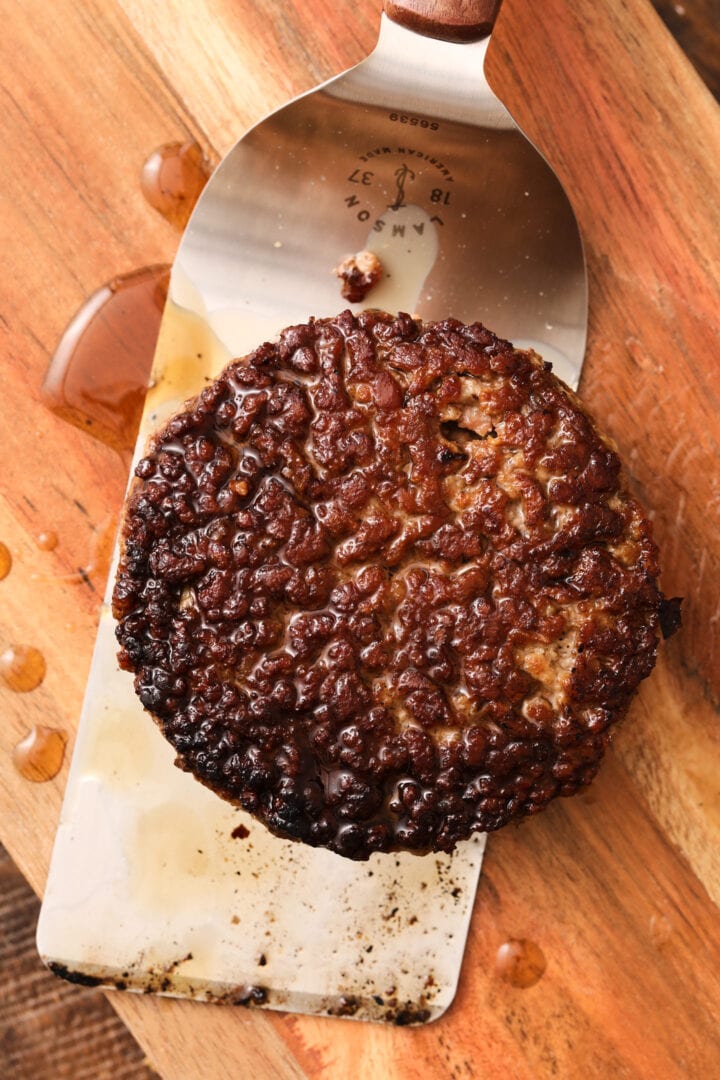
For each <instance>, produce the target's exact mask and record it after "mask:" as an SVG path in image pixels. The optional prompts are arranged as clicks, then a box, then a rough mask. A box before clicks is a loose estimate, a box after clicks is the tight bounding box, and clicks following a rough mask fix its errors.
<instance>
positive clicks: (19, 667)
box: [0, 645, 47, 694]
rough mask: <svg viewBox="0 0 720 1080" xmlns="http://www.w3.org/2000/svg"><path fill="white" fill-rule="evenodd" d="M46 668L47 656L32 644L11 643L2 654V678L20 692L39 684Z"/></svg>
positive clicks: (7, 684)
mask: <svg viewBox="0 0 720 1080" xmlns="http://www.w3.org/2000/svg"><path fill="white" fill-rule="evenodd" d="M46 670H47V669H46V667H45V657H44V656H43V654H42V653H41V652H40V650H39V649H36V648H35V647H34V646H32V645H11V646H10V647H9V648H8V649H6V650H5V652H4V653H2V655H0V678H1V679H2V681H3V682H4V683H5V685H6V686H7V687H8V689H9V690H14V691H15V692H16V693H18V694H26V693H28V691H30V690H34V689H35V687H37V686H39V685H40V683H41V682H42V681H43V679H44V678H45V672H46Z"/></svg>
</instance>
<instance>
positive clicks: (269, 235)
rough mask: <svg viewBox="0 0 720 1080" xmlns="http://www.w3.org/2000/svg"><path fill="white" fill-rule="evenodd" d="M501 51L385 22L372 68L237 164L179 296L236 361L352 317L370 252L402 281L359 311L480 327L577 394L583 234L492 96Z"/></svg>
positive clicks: (218, 189) (219, 190)
mask: <svg viewBox="0 0 720 1080" xmlns="http://www.w3.org/2000/svg"><path fill="white" fill-rule="evenodd" d="M488 40H489V39H488ZM488 40H486V41H484V42H479V43H476V44H468V45H465V44H463V45H458V44H451V43H446V42H442V41H435V40H431V39H429V38H424V37H421V36H419V35H417V34H414V33H412V32H411V31H409V30H405V29H403V28H401V27H400V26H397V25H395V24H394V23H393V22H391V21H390V20H389V19H388V18H387V17H386V16H383V17H382V25H381V33H380V39H379V41H378V45H377V47H376V49H375V50H374V52H373V53H372V54H371V55H370V56H369V57H368V58H367V59H366V60H365V61H363V62H362V63H361V64H359V65H358V66H357V67H355V68H353V69H351V70H350V71H348V72H346V73H345V74H344V75H340V76H338V77H337V78H336V79H333V80H331V81H330V82H328V83H326V84H325V85H324V86H322V87H320V88H319V89H317V90H315V91H312V92H310V93H308V94H305V95H303V96H302V97H300V98H298V99H296V100H295V101H293V102H291V103H290V104H289V105H286V106H285V107H283V108H281V109H279V110H278V111H277V112H275V113H274V114H272V115H271V116H270V117H268V118H267V119H266V120H264V121H262V122H261V123H260V124H258V125H257V126H256V127H254V128H253V129H252V130H251V131H250V132H249V133H248V134H247V135H245V136H244V138H242V139H241V140H240V141H239V142H238V143H237V144H236V146H235V147H234V148H233V149H232V150H231V151H230V152H229V153H228V155H227V156H226V158H225V159H224V161H223V162H222V164H221V165H220V166H219V168H218V169H217V171H216V172H215V174H214V176H213V177H212V179H211V181H210V183H209V184H208V185H207V187H206V189H205V192H204V193H203V195H202V197H201V199H200V201H199V203H198V206H197V208H196V210H195V213H194V214H193V217H192V219H191V221H190V224H189V226H188V228H187V230H186V232H185V235H184V238H183V241H182V244H181V248H180V251H179V254H178V258H177V261H176V268H175V271H174V275H173V286H172V293H173V296H174V299H175V300H176V301H177V302H179V303H182V304H185V305H186V306H191V307H193V308H194V309H195V310H197V311H198V312H199V313H200V314H204V315H205V316H206V317H207V318H208V321H209V322H210V323H211V325H212V326H213V327H214V329H215V330H216V332H217V333H218V335H219V336H220V337H221V339H223V341H224V343H225V344H226V345H227V346H228V348H229V349H230V350H231V352H233V353H235V354H237V353H239V352H242V351H245V350H247V349H248V348H251V347H252V346H253V345H254V344H257V343H258V342H259V341H260V340H262V339H264V338H265V337H269V336H271V335H272V334H273V333H275V332H276V331H277V330H279V329H281V328H282V327H283V326H286V325H288V324H290V323H293V322H298V321H305V320H306V319H307V318H308V317H309V316H310V315H317V316H324V315H334V314H337V313H338V312H339V311H340V310H342V309H343V308H344V307H347V306H348V305H347V304H346V303H345V302H344V301H343V300H342V297H341V294H340V285H339V282H338V280H337V278H336V277H334V275H333V273H332V269H333V267H335V266H336V265H337V263H338V262H339V261H340V260H341V258H342V257H343V256H345V255H347V254H349V253H352V252H355V251H358V250H361V249H363V248H366V247H368V248H370V249H371V250H373V251H375V252H376V253H377V254H378V255H379V256H380V258H381V259H382V261H383V263H384V265H385V270H386V276H385V280H384V281H383V282H382V283H381V285H379V286H378V287H377V288H376V289H375V290H374V291H373V292H372V293H370V294H369V295H368V297H367V298H366V301H365V303H364V304H363V305H351V306H353V307H354V308H355V309H359V308H360V307H363V306H364V307H370V306H372V307H383V308H387V309H388V310H406V311H410V312H411V313H417V314H419V315H421V316H422V317H423V318H425V319H428V318H430V319H432V318H444V317H446V316H448V315H452V316H455V317H457V318H459V319H462V320H463V321H466V322H472V321H475V320H480V321H482V322H484V323H486V325H488V326H489V327H490V328H491V329H493V330H495V332H496V333H499V334H501V335H503V336H505V337H508V338H509V339H510V340H512V341H513V342H514V343H515V344H516V345H522V346H532V347H533V348H535V349H536V350H537V351H538V352H539V353H541V354H542V355H543V356H544V357H545V358H546V359H548V360H551V361H552V362H553V365H554V367H555V370H556V371H557V373H558V374H559V375H560V376H561V377H562V378H564V379H565V380H566V381H567V382H568V383H570V384H571V385H573V386H576V385H577V381H578V378H579V375H580V369H581V366H582V360H583V356H584V352H585V340H586V326H587V285H586V274H585V264H584V259H583V252H582V244H581V240H580V235H579V231H578V227H577V223H576V220H575V216H574V214H573V211H572V208H571V206H570V203H569V201H568V198H567V196H566V195H565V193H564V191H563V189H562V187H561V185H560V182H559V181H558V179H557V177H556V176H555V174H554V173H553V171H552V169H551V168H550V167H549V165H548V164H547V162H546V161H545V159H544V158H543V157H542V156H541V155H540V154H539V153H538V151H537V150H536V149H535V148H534V147H533V146H532V144H531V143H530V142H529V141H528V139H527V138H526V137H525V136H524V135H523V134H522V132H521V131H520V129H519V128H518V127H517V125H516V124H515V123H514V121H513V120H512V118H511V116H510V114H509V113H508V111H507V109H506V108H505V106H504V105H503V104H502V103H501V102H500V101H499V100H498V98H497V97H496V96H495V95H494V94H493V92H492V90H491V89H490V87H489V85H488V83H487V80H486V78H485V74H484V59H485V53H486V50H487V45H488Z"/></svg>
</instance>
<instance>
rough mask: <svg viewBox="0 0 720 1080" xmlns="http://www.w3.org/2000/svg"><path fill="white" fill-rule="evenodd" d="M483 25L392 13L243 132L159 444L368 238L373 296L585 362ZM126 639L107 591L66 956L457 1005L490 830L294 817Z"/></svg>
mask: <svg viewBox="0 0 720 1080" xmlns="http://www.w3.org/2000/svg"><path fill="white" fill-rule="evenodd" d="M388 6H389V0H388ZM497 7H498V0H461V2H460V0H457V2H450V3H440V2H439V0H414V2H411V0H404V2H402V3H401V2H393V4H392V11H393V14H394V17H396V18H402V17H404V15H406V14H407V11H408V9H412V11H414V12H415V13H417V9H421V14H422V12H423V11H425V10H432V11H434V12H435V14H436V15H437V12H438V11H441V12H442V13H444V16H447V15H448V12H449V13H450V15H452V14H453V11H455V10H457V11H458V12H459V13H460V16H461V23H463V19H465V17H466V16H467V13H468V12H470V13H472V11H473V10H478V11H481V12H484V11H486V10H487V9H490V14H491V16H492V14H494V12H495V10H496V9H497ZM450 21H452V20H450ZM421 22H422V19H421ZM440 29H441V31H443V30H444V31H447V25H445V26H444V27H441V28H440ZM460 29H461V30H462V31H463V33H464V32H465V31H467V30H468V27H467V25H465V24H464V23H463V25H461V27H460ZM433 30H434V32H437V25H435V26H434V27H433ZM473 30H474V31H475V33H474V36H477V34H478V33H480V32H481V30H478V28H477V27H472V26H471V27H470V33H471V34H472V32H473ZM486 47H487V41H486V40H479V41H476V42H474V43H469V44H455V43H449V42H447V41H443V40H433V39H430V38H427V37H425V36H421V35H420V34H418V33H415V32H413V31H411V30H410V29H408V28H407V27H404V26H400V25H398V24H397V23H395V22H393V20H392V19H390V18H388V17H387V16H384V17H383V20H382V28H381V34H380V40H379V43H378V46H377V48H376V49H375V51H374V52H373V53H372V55H371V56H370V57H369V58H368V59H367V60H365V61H364V62H363V63H361V64H360V65H359V66H358V67H356V68H354V69H353V70H352V71H350V72H348V73H346V74H345V75H341V76H340V77H339V78H337V79H334V80H332V81H331V82H329V83H327V84H325V85H324V86H322V87H320V88H319V89H318V90H316V91H314V92H312V93H310V94H306V95H304V96H303V97H301V98H299V99H298V100H296V101H294V102H292V103H291V104H290V105H288V106H286V107H285V108H283V109H280V110H279V111H278V112H276V113H274V114H273V115H272V116H271V117H269V118H268V119H267V120H265V121H263V122H262V123H261V124H259V125H258V126H257V127H255V128H254V129H253V130H252V131H251V132H250V133H249V134H248V135H246V136H245V137H244V138H243V139H242V140H241V141H240V142H239V143H238V144H237V145H236V146H235V147H234V149H233V150H231V151H230V153H229V154H228V156H227V157H226V158H225V160H224V161H223V163H222V165H221V166H220V167H219V169H218V170H217V171H216V173H215V174H214V176H213V178H212V180H211V181H210V183H209V184H208V187H207V188H206V190H205V193H204V195H203V197H202V198H201V200H200V202H199V204H198V206H197V208H196V211H195V213H194V215H193V218H192V220H191V222H190V225H189V227H188V229H187V231H186V233H185V236H184V238H183V241H182V244H181V247H180V251H179V254H178V257H177V260H176V263H175V266H174V269H173V274H172V280H171V291H170V302H169V303H168V305H167V308H166V311H165V316H164V319H163V326H162V330H161V336H160V341H159V343H158V350H157V354H156V358H155V366H154V370H153V385H152V389H151V390H150V392H149V394H148V399H147V404H146V411H145V416H144V418H143V426H142V429H141V435H140V442H139V452H141V451H142V445H143V444H144V441H145V438H146V436H147V434H148V433H149V432H150V431H151V430H152V428H153V427H155V426H156V425H157V423H158V422H159V421H160V418H161V417H163V416H167V415H168V414H169V413H171V412H173V411H175V410H177V408H179V407H180V405H181V404H182V400H183V398H185V397H187V396H190V395H192V394H194V393H197V390H198V388H199V386H201V385H202V380H203V377H208V378H209V377H211V376H212V375H213V374H214V373H215V372H216V371H217V369H218V368H219V367H220V366H221V365H222V363H223V362H224V361H225V360H227V359H228V358H229V357H230V356H232V355H235V356H237V355H243V354H245V353H246V352H248V351H250V350H251V349H252V348H254V347H255V346H257V345H258V344H260V343H261V342H262V341H263V340H265V339H266V338H270V337H273V336H274V335H275V333H276V332H277V331H279V330H280V329H281V328H282V327H284V326H287V325H288V324H290V323H293V322H295V321H302V322H304V321H306V320H307V319H308V317H309V316H310V315H316V316H325V315H334V314H337V313H338V312H339V311H340V310H341V309H342V308H343V307H345V306H346V304H345V302H344V301H343V300H342V297H341V294H340V284H339V282H338V279H337V277H335V276H334V275H333V273H332V270H333V267H335V266H336V265H337V263H338V262H339V261H340V260H341V259H342V257H343V256H344V255H347V254H350V253H353V252H356V251H358V250H360V249H365V248H368V249H370V250H372V251H374V252H375V253H376V254H377V255H378V256H379V258H380V259H381V261H382V263H383V265H384V268H385V276H384V278H383V280H382V281H381V283H380V284H379V285H378V286H377V287H376V288H375V289H374V290H373V291H372V292H371V293H370V294H369V295H368V297H367V299H366V302H365V305H366V306H372V307H378V308H385V309H387V310H390V311H398V310H404V311H408V312H410V313H414V312H417V313H418V314H420V315H421V316H422V317H423V318H426V319H432V318H434V317H438V318H445V317H447V316H448V315H454V316H456V317H458V318H460V319H462V320H463V321H466V322H472V321H475V320H481V321H483V322H485V323H486V324H487V325H488V326H489V327H490V328H491V329H493V330H494V331H496V332H498V333H500V334H503V335H505V336H506V337H508V338H509V339H510V340H512V341H513V342H514V343H515V344H516V345H522V344H527V345H532V346H533V347H534V348H536V349H537V350H538V351H539V352H540V353H541V354H542V355H543V356H544V357H545V358H546V359H550V360H552V361H553V363H554V364H555V366H556V370H558V372H559V374H560V375H561V376H562V377H564V378H565V379H566V380H567V381H568V382H571V383H572V384H575V382H576V380H577V377H578V375H579V372H580V365H581V363H582V357H583V352H584V347H585V320H586V287H585V272H584V264H583V257H582V249H581V244H580V238H579V235H578V230H577V226H576V223H575V219H574V217H573V214H572V211H571V208H570V205H569V203H568V200H567V198H566V197H565V195H564V193H563V191H562V188H561V187H560V184H559V183H558V181H557V179H556V178H555V176H554V174H553V173H552V171H551V170H550V169H549V167H548V166H547V164H546V163H545V161H544V160H543V159H542V157H541V156H540V155H539V154H538V153H537V152H536V151H535V150H534V149H533V147H532V146H531V145H530V143H529V142H528V141H527V140H526V139H525V137H524V136H523V135H522V133H521V132H520V131H519V129H518V128H517V127H516V125H515V124H514V123H513V121H512V119H511V118H510V116H509V115H508V113H507V111H506V109H505V108H504V106H503V105H502V104H501V103H500V102H499V101H498V99H497V98H496V97H495V96H494V95H493V93H492V91H491V90H490V88H489V87H488V85H487V82H486V81H485V77H484V73H483V61H484V57H485V50H486ZM111 580H112V575H111ZM116 648H117V645H116V641H115V636H114V624H113V622H112V618H111V616H110V612H109V609H108V607H107V605H106V606H105V607H104V609H103V612H102V616H101V621H100V627H99V632H98V638H97V645H96V650H95V654H94V657H93V662H92V668H91V672H90V678H89V682H88V688H87V693H86V697H85V703H84V706H83V713H82V717H81V720H80V726H79V730H78V735H77V739H76V744H75V752H74V754H73V763H72V769H71V773H70V777H69V780H68V786H67V791H66V795H65V801H64V805H63V812H62V817H61V822H60V826H59V829H58V834H57V839H56V843H55V849H54V852H53V859H52V863H51V867H50V875H49V879H48V884H47V889H46V893H45V899H44V902H43V908H42V912H41V917H40V921H39V926H38V948H39V951H40V953H41V955H42V956H43V958H44V959H45V961H46V962H47V963H49V964H51V966H53V967H54V969H55V970H57V971H59V972H61V973H64V974H65V976H66V977H68V978H71V979H74V980H75V981H81V982H88V981H90V982H92V983H93V984H99V985H104V986H112V985H117V986H122V987H123V988H126V989H134V990H140V991H153V992H156V993H162V994H168V995H176V996H183V997H194V998H197V999H200V1000H211V1001H226V1002H235V1003H244V1004H249V1003H250V1004H255V1005H258V1006H261V1007H267V1008H275V1009H285V1010H292V1011H296V1012H307V1013H320V1014H325V1015H342V1016H353V1017H355V1018H356V1019H370V1020H381V1021H385V1022H392V1023H396V1024H416V1023H423V1022H425V1021H427V1020H431V1019H434V1018H436V1017H438V1016H440V1015H441V1014H442V1013H443V1012H444V1010H445V1009H446V1008H447V1007H448V1005H449V1004H450V1002H451V1001H452V998H453V996H454V993H455V988H456V985H457V980H458V976H459V973H460V966H461V962H462V956H463V950H464V945H465V939H466V935H467V930H468V926H469V921H470V916H471V914H472V910H473V903H474V897H475V889H476V886H477V882H478V878H479V874H480V867H481V863H482V856H483V849H484V844H485V837H484V836H477V835H476V836H474V837H473V838H472V839H471V840H468V841H465V842H464V843H462V844H460V845H458V848H457V849H456V851H455V852H453V854H452V855H444V854H443V855H438V856H437V857H436V856H432V855H429V856H425V857H420V858H419V857H417V856H414V855H412V854H410V853H402V854H400V855H398V856H392V855H390V856H388V855H382V854H376V855H373V856H372V858H371V859H370V861H369V862H368V863H367V864H359V863H354V862H351V861H349V860H345V859H341V858H339V857H338V856H335V855H333V854H332V853H331V852H328V851H324V850H322V849H316V848H310V847H308V846H307V845H304V844H296V843H292V842H290V841H284V840H279V839H278V838H277V837H275V836H273V835H272V834H270V833H269V832H268V831H267V830H265V829H264V828H262V827H261V826H259V825H257V823H255V822H254V821H253V820H252V819H251V818H250V817H249V816H247V815H245V814H243V813H242V812H239V811H237V810H235V808H233V807H232V806H231V805H230V804H228V803H226V802H225V801H224V800H222V799H219V798H218V797H217V796H216V795H214V794H213V793H212V792H210V791H208V790H207V789H206V788H205V787H203V786H202V785H200V784H199V783H197V781H195V780H194V779H193V778H192V777H191V776H190V775H189V774H187V773H184V772H181V771H180V770H178V769H177V768H175V766H174V764H173V751H172V748H171V747H170V745H169V744H168V743H167V742H166V741H165V740H164V739H163V737H162V736H161V734H160V732H159V731H158V730H157V729H156V728H155V726H154V725H153V724H152V723H150V721H149V719H148V717H147V716H146V715H145V714H144V712H143V710H142V707H141V705H140V703H139V701H138V700H137V698H136V697H135V695H134V693H133V690H132V686H131V683H130V680H129V679H127V677H126V676H125V675H123V674H122V673H121V672H119V671H118V668H117V663H116ZM238 835H241V836H246V838H247V843H246V844H245V846H242V841H240V846H238V845H239V842H238V839H237V837H238Z"/></svg>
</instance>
